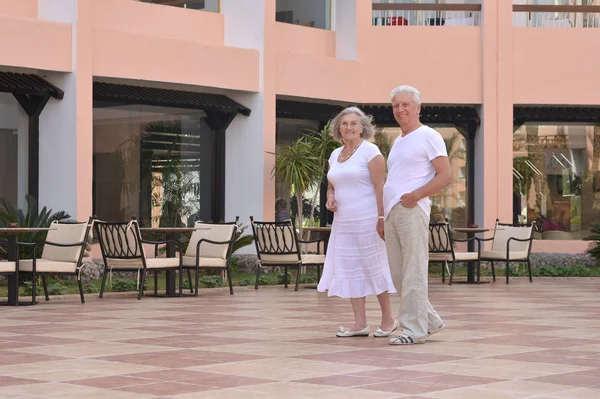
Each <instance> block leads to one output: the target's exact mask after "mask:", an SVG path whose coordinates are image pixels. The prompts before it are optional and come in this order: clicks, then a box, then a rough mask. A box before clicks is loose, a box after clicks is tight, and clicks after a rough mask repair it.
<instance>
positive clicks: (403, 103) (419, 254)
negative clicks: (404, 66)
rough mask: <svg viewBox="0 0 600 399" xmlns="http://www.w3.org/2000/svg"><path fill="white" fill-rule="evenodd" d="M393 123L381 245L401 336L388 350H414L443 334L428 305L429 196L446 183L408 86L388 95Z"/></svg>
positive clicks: (442, 162)
mask: <svg viewBox="0 0 600 399" xmlns="http://www.w3.org/2000/svg"><path fill="white" fill-rule="evenodd" d="M391 100H392V106H393V110H394V118H395V119H396V122H398V124H399V125H400V128H401V129H402V134H401V135H400V136H398V138H397V139H396V141H395V142H394V144H393V146H392V149H391V151H390V154H389V157H388V176H387V182H386V183H385V186H384V188H383V205H384V219H385V224H384V225H385V227H384V232H385V242H386V246H387V253H388V258H389V263H390V269H391V273H392V279H393V281H394V285H395V286H396V289H397V290H398V295H399V296H400V312H399V322H400V326H401V327H402V330H401V333H400V334H399V335H398V336H397V337H395V338H392V339H391V340H390V344H391V345H411V344H420V343H423V342H425V340H426V339H427V338H428V337H429V336H430V335H432V334H435V333H437V332H438V331H440V330H441V329H442V328H444V322H443V321H442V319H441V318H440V316H439V315H438V314H437V312H436V311H435V310H434V309H433V306H431V303H429V298H428V286H427V277H428V258H429V247H428V242H429V214H430V211H431V201H430V199H429V196H430V195H432V194H435V193H437V192H439V191H441V190H442V189H443V188H444V187H445V186H447V185H448V184H450V182H451V180H452V177H451V175H452V172H451V169H450V162H449V161H448V154H447V152H446V145H445V144H444V140H443V139H442V136H441V135H440V134H439V133H438V132H437V131H435V130H433V129H432V128H430V127H429V126H425V125H423V124H421V122H420V121H419V113H420V111H421V95H420V93H419V91H418V90H417V89H415V88H413V87H410V86H400V87H397V88H395V89H394V90H392V93H391Z"/></svg>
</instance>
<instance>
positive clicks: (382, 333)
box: [373, 319, 400, 338]
mask: <svg viewBox="0 0 600 399" xmlns="http://www.w3.org/2000/svg"><path fill="white" fill-rule="evenodd" d="M398 327H400V323H398V319H394V325H393V326H392V329H391V330H389V331H383V330H382V329H381V328H378V329H377V331H375V332H374V333H373V336H374V337H377V338H385V337H389V336H390V334H391V333H393V332H394V331H396V330H397V329H398Z"/></svg>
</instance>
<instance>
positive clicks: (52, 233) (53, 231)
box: [19, 218, 94, 303]
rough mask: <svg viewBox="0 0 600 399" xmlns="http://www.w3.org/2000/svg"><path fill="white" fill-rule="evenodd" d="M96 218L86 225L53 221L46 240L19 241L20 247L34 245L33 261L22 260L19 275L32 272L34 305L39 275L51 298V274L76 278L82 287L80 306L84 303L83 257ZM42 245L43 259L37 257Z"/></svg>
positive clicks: (85, 223) (45, 295)
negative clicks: (49, 283)
mask: <svg viewBox="0 0 600 399" xmlns="http://www.w3.org/2000/svg"><path fill="white" fill-rule="evenodd" d="M93 224H94V219H93V218H89V219H88V221H87V222H75V223H73V222H60V221H56V220H55V221H53V222H52V223H51V224H50V230H48V234H47V235H46V239H45V240H43V241H38V242H35V243H25V242H20V243H19V245H27V246H29V245H31V246H33V258H32V259H23V260H20V261H19V272H20V273H31V282H32V284H31V289H32V297H33V303H35V296H36V283H37V276H38V275H40V276H41V278H42V286H43V287H44V297H45V298H46V301H48V300H50V298H49V296H48V286H47V284H46V275H48V274H72V275H75V276H76V278H77V285H78V286H79V297H80V299H81V303H85V297H84V295H83V285H82V282H81V270H82V269H83V266H84V265H83V255H84V253H85V246H86V244H87V241H88V237H89V234H90V230H91V228H92V225H93ZM42 246H43V248H44V249H43V250H42V256H41V257H40V258H38V257H37V254H38V253H39V249H40V247H42Z"/></svg>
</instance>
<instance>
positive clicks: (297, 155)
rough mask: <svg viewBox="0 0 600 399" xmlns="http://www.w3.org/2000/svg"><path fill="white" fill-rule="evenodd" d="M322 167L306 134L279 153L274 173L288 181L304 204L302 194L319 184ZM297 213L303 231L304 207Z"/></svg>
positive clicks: (278, 177) (280, 179)
mask: <svg viewBox="0 0 600 399" xmlns="http://www.w3.org/2000/svg"><path fill="white" fill-rule="evenodd" d="M322 169H323V168H322V163H321V160H320V158H319V157H318V156H317V154H315V147H314V145H313V144H312V143H311V142H310V140H309V139H307V138H306V136H304V137H301V138H300V139H298V140H296V141H294V142H293V143H292V144H290V145H289V146H288V147H286V148H285V149H284V150H283V151H281V152H280V153H278V154H277V158H276V160H275V166H274V167H273V171H272V174H273V176H274V177H275V178H276V179H277V180H279V181H285V182H287V183H288V184H289V185H290V187H291V188H292V192H293V195H294V196H295V197H296V203H297V204H302V195H303V194H304V192H305V191H307V190H309V189H311V188H313V187H314V186H315V185H316V184H318V182H319V181H320V178H321V177H322V176H323V170H322ZM296 214H297V215H298V227H299V228H300V231H301V232H302V224H303V217H302V209H299V210H298V212H297V213H296Z"/></svg>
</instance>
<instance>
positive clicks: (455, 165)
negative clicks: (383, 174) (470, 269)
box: [374, 127, 468, 227]
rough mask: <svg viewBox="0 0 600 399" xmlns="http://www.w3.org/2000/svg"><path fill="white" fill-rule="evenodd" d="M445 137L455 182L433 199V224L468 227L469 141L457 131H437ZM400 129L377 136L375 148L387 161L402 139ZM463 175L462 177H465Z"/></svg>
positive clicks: (380, 132) (390, 130) (439, 129)
mask: <svg viewBox="0 0 600 399" xmlns="http://www.w3.org/2000/svg"><path fill="white" fill-rule="evenodd" d="M434 128H435V129H436V130H437V131H438V132H439V133H440V134H441V135H442V137H443V139H444V143H445V144H446V151H447V152H448V159H449V160H450V165H451V167H452V177H453V182H452V184H451V185H449V186H447V187H446V188H445V189H444V190H443V191H442V192H440V193H437V194H435V195H432V196H431V215H430V220H431V222H436V221H443V220H444V219H448V221H449V222H450V223H451V225H452V226H453V227H467V214H468V213H467V210H468V209H467V207H468V204H467V202H466V199H467V194H466V192H467V181H466V178H461V176H462V175H464V174H465V173H466V166H467V152H466V150H465V148H466V139H465V138H464V136H462V135H461V134H460V133H459V132H458V130H456V129H455V128H448V127H434ZM400 133H401V130H400V128H380V129H377V134H376V135H375V140H374V142H375V144H377V146H378V147H379V149H380V150H381V152H382V154H383V155H384V157H387V154H388V153H389V149H390V148H391V145H392V144H393V143H394V140H395V139H396V138H397V137H398V136H399V135H400ZM461 174H462V175H461Z"/></svg>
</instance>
